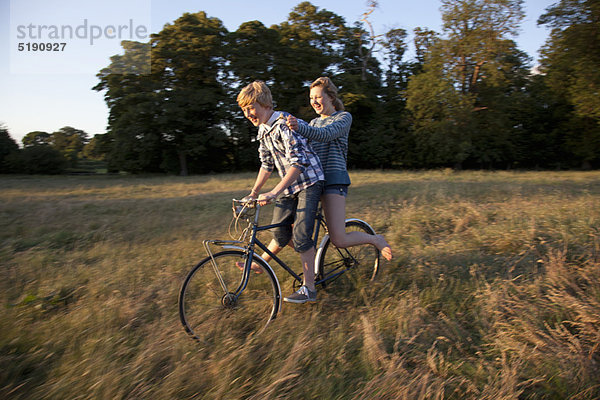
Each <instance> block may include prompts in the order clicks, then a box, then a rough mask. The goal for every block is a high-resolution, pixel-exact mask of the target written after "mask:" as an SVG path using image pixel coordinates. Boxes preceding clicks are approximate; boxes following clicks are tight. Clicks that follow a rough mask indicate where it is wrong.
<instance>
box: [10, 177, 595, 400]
mask: <svg viewBox="0 0 600 400" xmlns="http://www.w3.org/2000/svg"><path fill="white" fill-rule="evenodd" d="M253 179H254V174H233V175H215V176H202V177H189V178H179V177H166V178H165V177H48V178H39V177H17V178H15V177H0V200H1V203H0V204H1V205H0V259H1V265H0V274H1V276H0V293H1V295H0V299H1V301H2V314H1V315H0V326H1V329H0V360H1V365H2V368H0V398H7V399H115V398H116V399H119V398H120V399H298V398H309V399H517V398H518V399H596V398H600V386H599V384H600V379H599V378H598V376H600V371H599V362H600V349H599V347H600V304H599V303H600V173H597V172H587V173H582V172H528V173H519V172H495V173H493V172H459V173H455V172H452V171H429V172H366V171H364V172H354V173H353V174H352V180H353V186H352V188H351V193H350V196H349V198H348V206H347V211H348V215H352V216H356V217H360V218H362V219H365V220H367V221H369V222H370V223H371V224H372V225H373V226H374V227H375V228H376V230H377V231H379V232H383V233H385V235H386V237H387V238H388V240H389V241H390V243H391V244H392V245H393V247H394V250H395V259H394V261H392V262H390V263H386V264H384V268H383V271H382V274H381V276H380V277H379V279H378V281H377V282H376V283H375V284H374V285H372V286H371V287H369V288H368V289H366V290H364V291H362V292H360V293H349V292H340V291H339V290H335V285H333V286H331V287H330V288H328V289H325V290H321V291H320V292H319V301H318V303H317V304H315V305H308V306H295V305H284V308H283V312H282V314H281V315H280V316H279V317H278V319H277V320H275V321H274V322H273V324H272V325H271V326H270V327H269V329H268V330H267V331H266V332H264V333H263V334H262V335H260V336H250V337H244V336H242V335H239V334H236V333H235V332H231V333H230V334H225V335H223V336H221V337H218V338H215V341H214V344H213V345H210V346H209V345H206V344H204V345H199V344H197V343H195V342H193V341H192V340H190V339H189V338H188V337H187V336H186V335H185V333H184V332H183V329H181V328H180V324H179V321H178V316H177V292H178V289H179V285H180V283H181V281H182V279H183V277H184V275H185V273H186V272H187V270H188V269H189V268H190V267H191V265H192V264H193V263H194V262H196V261H197V260H198V259H200V258H202V257H203V256H204V254H203V253H204V252H203V249H202V248H201V245H200V243H201V240H202V239H204V238H208V237H226V236H227V232H226V231H227V225H228V223H229V218H230V203H229V201H230V199H231V198H232V197H239V196H243V195H244V194H246V191H247V190H248V188H249V187H250V185H251V184H252V182H253ZM267 214H268V213H267ZM286 257H287V258H286V260H289V261H292V262H294V260H296V258H297V256H296V255H294V254H288V255H286ZM279 276H280V279H281V281H282V287H283V290H284V292H286V293H287V292H289V291H291V283H290V281H289V280H286V279H283V276H284V275H283V274H279Z"/></svg>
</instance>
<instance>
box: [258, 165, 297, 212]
mask: <svg viewBox="0 0 600 400" xmlns="http://www.w3.org/2000/svg"><path fill="white" fill-rule="evenodd" d="M301 173H302V170H301V169H300V168H298V167H296V166H295V165H293V166H292V167H291V168H290V169H289V170H288V172H287V173H286V174H285V176H284V177H283V179H281V181H279V183H278V184H277V185H276V186H275V187H274V188H273V189H272V190H271V191H270V192H267V193H263V194H261V195H260V196H258V204H260V205H261V206H264V205H265V204H268V203H270V202H271V201H273V200H274V199H275V198H276V197H277V196H279V195H280V194H281V192H283V191H284V190H285V189H286V188H287V187H288V186H290V185H291V184H292V183H294V182H296V180H297V179H298V177H299V176H300V174H301ZM257 182H258V179H257ZM263 184H264V182H263ZM255 186H256V185H255Z"/></svg>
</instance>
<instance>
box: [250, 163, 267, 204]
mask: <svg viewBox="0 0 600 400" xmlns="http://www.w3.org/2000/svg"><path fill="white" fill-rule="evenodd" d="M271 172H272V171H268V170H266V169H264V168H261V169H259V170H258V176H257V177H256V181H255V182H254V186H252V191H251V192H250V194H249V195H248V196H247V197H250V198H252V199H255V198H256V196H258V192H259V191H260V189H261V188H262V187H263V186H264V184H265V183H266V182H267V180H268V179H269V177H270V176H271Z"/></svg>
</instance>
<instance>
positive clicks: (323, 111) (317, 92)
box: [310, 86, 335, 117]
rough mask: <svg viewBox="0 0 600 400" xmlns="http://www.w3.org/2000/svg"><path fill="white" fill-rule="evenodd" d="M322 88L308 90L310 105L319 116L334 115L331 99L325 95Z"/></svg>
mask: <svg viewBox="0 0 600 400" xmlns="http://www.w3.org/2000/svg"><path fill="white" fill-rule="evenodd" d="M323 89H324V88H323V86H315V87H313V88H312V89H310V105H311V106H312V108H313V109H314V110H315V112H316V113H317V114H319V115H321V116H325V117H327V116H330V115H332V114H333V113H335V107H334V105H333V99H332V98H331V97H330V96H329V95H328V94H327V93H325V91H324V90H323Z"/></svg>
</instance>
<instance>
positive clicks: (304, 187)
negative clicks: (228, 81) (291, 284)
mask: <svg viewBox="0 0 600 400" xmlns="http://www.w3.org/2000/svg"><path fill="white" fill-rule="evenodd" d="M237 102H238V105H239V106H240V108H241V109H242V111H243V112H244V116H245V117H246V118H248V120H250V122H252V124H253V125H254V126H257V127H258V136H257V138H258V140H259V141H260V145H259V148H258V154H259V157H260V161H261V167H260V170H259V172H258V176H257V178H256V181H255V183H254V186H253V187H252V191H251V192H250V195H249V196H248V197H250V198H252V199H256V196H257V195H258V193H259V191H260V189H261V188H262V187H263V185H264V184H265V183H266V181H267V180H268V179H269V177H270V176H271V173H272V172H273V168H274V167H277V170H278V172H279V176H280V177H281V181H280V182H279V183H278V184H277V185H276V186H275V187H274V188H273V189H271V190H270V191H269V192H266V193H262V194H261V195H260V196H258V203H259V204H260V205H265V204H268V203H270V202H271V201H273V200H276V201H275V209H274V210H273V221H272V223H273V224H278V223H282V222H287V223H288V224H287V225H285V226H283V227H281V228H275V229H273V240H272V241H271V243H270V244H269V246H268V248H269V250H270V251H271V252H273V253H278V252H279V251H280V250H281V249H282V248H283V247H285V246H286V245H287V244H288V243H289V242H290V239H291V240H293V244H294V249H295V250H296V252H298V253H300V260H301V262H302V270H303V280H304V282H303V285H302V286H301V287H300V289H298V291H296V292H295V293H293V294H292V295H290V296H288V297H285V298H284V301H287V302H290V303H306V302H307V301H316V300H317V291H316V289H315V268H314V264H315V244H314V243H313V240H312V234H313V230H314V222H315V215H316V212H317V207H318V203H319V198H320V196H321V191H322V185H323V181H324V179H325V176H324V174H323V169H322V167H321V163H320V162H319V158H318V157H317V155H316V154H315V153H314V152H313V150H312V148H311V147H310V146H309V145H308V142H307V140H306V139H305V138H303V137H302V136H300V135H298V134H297V133H295V132H294V131H292V130H290V129H289V128H288V126H287V125H286V118H287V116H288V115H289V114H287V113H284V112H280V111H274V110H273V98H272V96H271V91H270V90H269V88H268V87H267V85H266V84H265V83H264V82H262V81H254V82H252V83H251V84H249V85H247V86H246V87H244V88H243V89H242V91H241V92H240V93H239V95H238V97H237ZM280 195H281V196H280ZM278 196H280V197H278ZM292 224H293V228H292ZM263 258H264V259H265V260H267V261H270V260H271V257H270V256H269V255H268V254H266V253H265V254H264V255H263ZM253 267H254V266H253ZM253 269H254V268H253Z"/></svg>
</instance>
